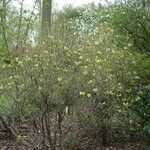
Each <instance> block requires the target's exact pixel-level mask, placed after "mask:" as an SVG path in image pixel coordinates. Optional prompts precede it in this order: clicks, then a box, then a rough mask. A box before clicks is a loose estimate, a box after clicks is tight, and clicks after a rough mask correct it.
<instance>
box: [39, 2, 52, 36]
mask: <svg viewBox="0 0 150 150" xmlns="http://www.w3.org/2000/svg"><path fill="white" fill-rule="evenodd" d="M51 15H52V0H43V4H42V23H41V30H42V37H43V36H44V37H43V38H47V37H48V35H49V33H50V30H51ZM46 36H47V37H46Z"/></svg>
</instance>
